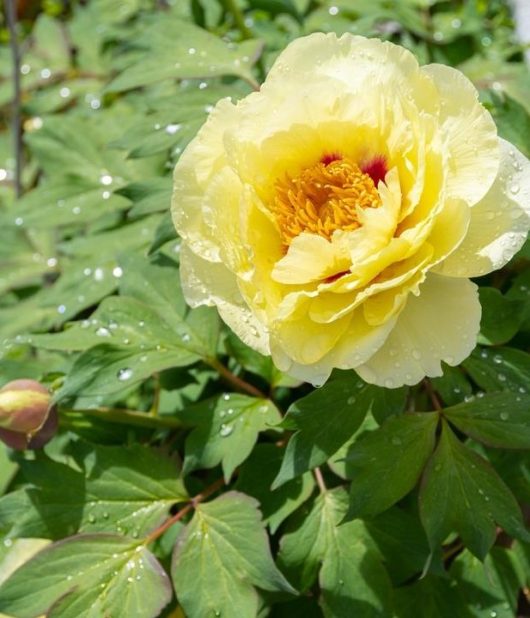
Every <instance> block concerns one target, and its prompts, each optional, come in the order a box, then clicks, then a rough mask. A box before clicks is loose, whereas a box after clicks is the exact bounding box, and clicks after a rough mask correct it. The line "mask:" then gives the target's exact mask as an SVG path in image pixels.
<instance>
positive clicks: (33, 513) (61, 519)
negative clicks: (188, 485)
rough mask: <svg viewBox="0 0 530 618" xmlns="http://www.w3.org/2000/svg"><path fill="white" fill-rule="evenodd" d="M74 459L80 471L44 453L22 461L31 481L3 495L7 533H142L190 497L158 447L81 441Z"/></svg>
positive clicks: (0, 520)
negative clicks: (157, 449)
mask: <svg viewBox="0 0 530 618" xmlns="http://www.w3.org/2000/svg"><path fill="white" fill-rule="evenodd" d="M76 457H77V458H78V460H79V464H80V466H81V468H82V469H81V471H80V472H79V471H77V470H74V469H72V468H70V467H68V466H66V465H63V464H60V463H57V462H54V461H52V460H48V459H45V458H42V457H41V458H39V459H37V460H36V461H33V462H24V463H23V465H22V470H23V474H24V478H25V480H26V481H27V483H29V485H28V486H27V487H25V488H23V489H20V490H18V491H16V492H13V493H10V494H8V495H7V496H5V497H3V498H0V530H1V531H2V533H3V535H5V536H6V537H8V538H16V537H43V538H51V539H59V538H62V537H64V536H68V535H69V534H73V533H75V532H77V531H80V532H115V531H118V532H120V533H121V534H127V533H128V532H130V534H131V535H133V536H135V537H137V536H144V535H145V534H147V533H148V532H150V531H152V530H153V529H154V528H155V527H156V526H157V525H159V524H160V523H161V521H162V519H163V518H164V517H166V516H167V515H168V512H169V509H170V507H171V506H172V505H174V504H176V503H178V502H182V501H183V500H185V499H186V497H187V494H186V491H185V489H184V487H183V484H182V481H181V480H180V478H179V474H178V469H177V467H176V466H175V464H174V463H173V462H172V461H171V460H170V459H169V458H167V457H166V456H164V455H163V454H162V453H160V452H159V451H155V450H151V449H148V448H146V447H144V446H141V445H134V446H130V447H127V446H119V447H104V446H96V447H88V446H87V445H82V444H81V445H79V444H78V445H76ZM65 487H67V488H68V489H67V490H65Z"/></svg>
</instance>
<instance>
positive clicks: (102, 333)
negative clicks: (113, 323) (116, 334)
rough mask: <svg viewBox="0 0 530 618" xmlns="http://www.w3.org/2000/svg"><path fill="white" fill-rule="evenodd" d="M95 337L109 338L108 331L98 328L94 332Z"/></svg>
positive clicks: (101, 327) (102, 327)
mask: <svg viewBox="0 0 530 618" xmlns="http://www.w3.org/2000/svg"><path fill="white" fill-rule="evenodd" d="M96 335H97V336H98V337H110V331H109V329H108V328H105V327H104V326H100V327H99V328H98V329H97V331H96Z"/></svg>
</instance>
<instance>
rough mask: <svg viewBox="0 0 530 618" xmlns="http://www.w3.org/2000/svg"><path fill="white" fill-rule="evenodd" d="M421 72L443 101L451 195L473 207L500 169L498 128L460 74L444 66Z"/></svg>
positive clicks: (440, 115)
mask: <svg viewBox="0 0 530 618" xmlns="http://www.w3.org/2000/svg"><path fill="white" fill-rule="evenodd" d="M421 70H422V71H423V73H425V74H426V75H429V76H430V77H431V78H432V79H433V81H434V83H435V84H436V87H437V88H438V91H439V95H440V97H441V101H442V107H441V110H440V114H439V118H440V122H441V131H442V132H443V133H445V137H446V140H447V141H446V146H447V147H448V149H449V157H450V158H449V160H448V161H447V163H448V166H449V177H448V180H447V192H448V195H449V197H456V198H460V199H463V200H466V201H467V202H468V203H469V204H470V205H473V204H475V203H476V202H478V201H479V200H480V199H482V198H483V197H484V195H485V194H486V192H487V191H488V189H489V188H490V187H491V185H492V184H493V181H494V180H495V176H496V175H497V171H498V169H499V148H498V141H497V128H496V126H495V123H494V122H493V118H492V117H491V114H490V113H489V112H488V111H487V110H486V109H485V108H484V107H483V106H482V105H481V104H480V103H479V101H478V92H477V90H476V88H475V87H474V86H473V84H472V83H471V82H470V81H469V80H468V79H467V77H465V76H464V75H463V74H462V73H461V72H460V71H457V70H456V69H453V68H451V67H448V66H445V65H442V64H430V65H428V66H425V67H422V69H421ZM477 170H480V180H478V179H477Z"/></svg>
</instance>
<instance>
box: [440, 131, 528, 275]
mask: <svg viewBox="0 0 530 618" xmlns="http://www.w3.org/2000/svg"><path fill="white" fill-rule="evenodd" d="M500 142H501V157H502V158H501V167H500V170H499V174H498V176H497V178H496V179H495V182H494V183H493V186H492V187H491V189H490V190H489V192H488V194H487V195H486V196H485V197H484V199H482V200H481V201H480V202H479V203H478V204H477V205H476V206H474V207H473V208H472V209H471V222H470V224H469V229H468V233H467V235H466V237H465V239H464V241H463V242H462V244H461V245H460V246H459V247H458V249H457V250H456V251H455V252H454V253H452V254H451V255H450V256H449V257H448V258H447V259H446V260H444V261H443V262H442V263H441V264H440V265H439V266H438V267H437V268H436V272H438V273H440V274H443V275H448V276H452V277H479V276H481V275H485V274H487V273H489V272H491V271H492V270H497V269H498V268H501V267H502V266H504V264H506V263H507V262H509V261H510V260H511V259H512V257H513V256H514V255H515V254H516V253H517V251H519V249H520V248H521V247H522V245H523V243H524V241H525V240H526V236H527V234H528V229H529V228H530V161H528V159H526V157H524V156H523V155H522V154H521V153H520V152H519V151H518V150H517V149H516V148H515V147H514V146H512V145H511V144H510V143H508V142H506V141H504V140H500ZM476 182H477V184H480V181H479V179H477V180H476Z"/></svg>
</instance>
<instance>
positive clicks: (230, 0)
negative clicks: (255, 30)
mask: <svg viewBox="0 0 530 618" xmlns="http://www.w3.org/2000/svg"><path fill="white" fill-rule="evenodd" d="M222 4H223V7H224V9H225V11H226V12H227V13H230V15H232V17H233V19H234V23H235V25H236V26H237V28H238V30H239V32H241V36H242V38H243V39H251V38H252V32H251V31H250V30H249V28H248V27H247V25H246V24H245V18H244V16H243V13H242V11H241V9H240V8H239V7H238V5H237V1H236V0H222Z"/></svg>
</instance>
